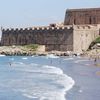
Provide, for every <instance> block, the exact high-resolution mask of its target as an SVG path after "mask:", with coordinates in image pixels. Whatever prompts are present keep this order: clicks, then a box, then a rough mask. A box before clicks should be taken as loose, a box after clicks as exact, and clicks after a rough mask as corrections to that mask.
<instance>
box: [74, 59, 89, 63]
mask: <svg viewBox="0 0 100 100" xmlns="http://www.w3.org/2000/svg"><path fill="white" fill-rule="evenodd" d="M84 61H89V60H76V61H75V63H80V62H84Z"/></svg>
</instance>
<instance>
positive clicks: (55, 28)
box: [2, 25, 73, 32]
mask: <svg viewBox="0 0 100 100" xmlns="http://www.w3.org/2000/svg"><path fill="white" fill-rule="evenodd" d="M64 29H66V30H70V29H73V26H72V25H69V26H55V27H51V26H46V27H31V28H8V29H2V31H3V32H18V31H45V30H48V31H49V30H50V31H52V30H64Z"/></svg>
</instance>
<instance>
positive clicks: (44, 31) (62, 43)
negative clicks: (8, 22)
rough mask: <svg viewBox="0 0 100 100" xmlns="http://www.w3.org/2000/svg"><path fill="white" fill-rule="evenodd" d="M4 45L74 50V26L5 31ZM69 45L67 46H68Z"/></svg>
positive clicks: (2, 42) (2, 41)
mask: <svg viewBox="0 0 100 100" xmlns="http://www.w3.org/2000/svg"><path fill="white" fill-rule="evenodd" d="M2 32H3V35H2V37H3V38H2V40H1V44H2V45H7V46H8V45H25V44H32V43H33V44H40V45H45V46H46V50H61V51H62V50H73V48H72V44H73V40H71V39H72V33H73V27H72V26H63V27H33V28H25V29H7V30H5V29H3V30H2ZM66 45H67V46H66Z"/></svg>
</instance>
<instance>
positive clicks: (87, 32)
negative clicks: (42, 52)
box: [1, 8, 100, 52]
mask: <svg viewBox="0 0 100 100" xmlns="http://www.w3.org/2000/svg"><path fill="white" fill-rule="evenodd" d="M94 19H95V20H94ZM99 35H100V8H98V9H97V8H95V9H75V10H67V13H66V15H65V21H64V24H63V25H57V24H51V25H50V26H44V27H31V28H20V29H18V28H16V29H13V28H11V29H2V38H1V45H6V46H9V45H26V44H40V45H45V48H46V50H47V51H51V50H58V51H74V52H82V51H85V50H87V49H88V47H89V45H90V43H91V42H92V41H93V40H94V39H95V38H96V37H98V36H99Z"/></svg>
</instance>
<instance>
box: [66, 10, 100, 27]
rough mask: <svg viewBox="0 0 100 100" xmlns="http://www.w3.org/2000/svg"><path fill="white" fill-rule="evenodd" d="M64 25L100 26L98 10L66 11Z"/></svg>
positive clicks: (99, 11)
mask: <svg viewBox="0 0 100 100" xmlns="http://www.w3.org/2000/svg"><path fill="white" fill-rule="evenodd" d="M64 24H65V25H73V24H75V25H84V24H100V8H89V9H69V10H67V11H66V14H65V21H64Z"/></svg>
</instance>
